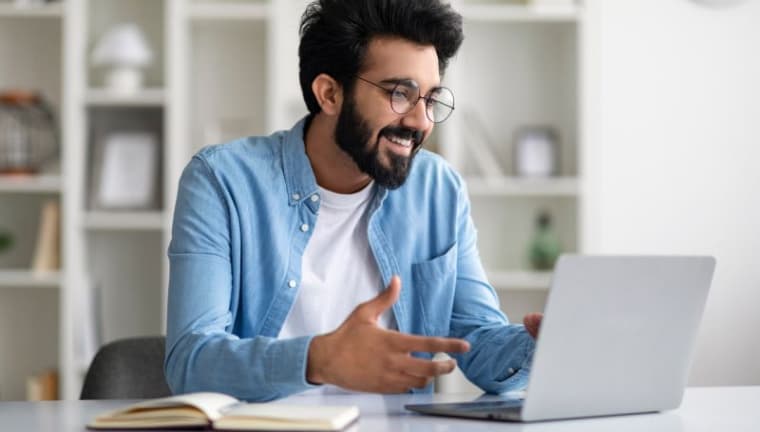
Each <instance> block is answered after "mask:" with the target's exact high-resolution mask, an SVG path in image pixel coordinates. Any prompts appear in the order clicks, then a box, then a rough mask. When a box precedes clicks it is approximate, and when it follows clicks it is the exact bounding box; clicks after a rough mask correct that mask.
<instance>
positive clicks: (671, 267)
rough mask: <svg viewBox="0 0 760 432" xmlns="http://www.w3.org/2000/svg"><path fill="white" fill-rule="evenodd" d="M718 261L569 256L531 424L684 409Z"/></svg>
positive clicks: (557, 284) (540, 359)
mask: <svg viewBox="0 0 760 432" xmlns="http://www.w3.org/2000/svg"><path fill="white" fill-rule="evenodd" d="M714 268H715V259H714V258H712V257H694V256H581V255H563V256H562V257H561V258H560V260H559V261H558V263H557V265H556V267H555V272H554V277H553V281H552V288H551V291H550V293H549V297H548V299H547V304H546V308H545V310H544V314H545V315H544V319H543V322H542V324H541V330H540V333H539V337H538V342H539V343H538V346H537V348H536V352H535V355H534V359H533V366H532V370H531V376H530V383H529V385H528V390H527V394H526V398H525V401H524V406H523V408H522V412H521V415H520V418H521V420H524V421H532V420H548V419H559V418H572V417H587V416H600V415H612V414H627V413H638V412H648V411H660V410H665V409H672V408H676V407H678V405H680V403H681V398H682V396H683V390H684V387H685V386H686V382H687V377H688V373H689V365H690V360H691V355H692V352H693V349H694V343H695V339H696V335H697V330H698V327H699V322H700V320H701V316H702V312H703V310H704V305H705V302H706V299H707V292H708V289H709V287H710V283H711V281H712V275H713V271H714Z"/></svg>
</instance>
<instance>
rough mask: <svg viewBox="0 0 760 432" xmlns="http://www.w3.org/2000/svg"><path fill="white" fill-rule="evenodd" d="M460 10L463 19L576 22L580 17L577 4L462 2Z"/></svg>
mask: <svg viewBox="0 0 760 432" xmlns="http://www.w3.org/2000/svg"><path fill="white" fill-rule="evenodd" d="M460 12H461V14H462V17H463V18H464V19H465V21H490V22H576V21H580V19H581V10H580V8H579V7H578V6H531V5H526V6H521V5H495V4H464V5H462V7H461V8H460Z"/></svg>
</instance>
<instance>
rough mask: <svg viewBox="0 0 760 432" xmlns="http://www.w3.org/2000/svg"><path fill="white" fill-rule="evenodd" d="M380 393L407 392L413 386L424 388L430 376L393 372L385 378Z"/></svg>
mask: <svg viewBox="0 0 760 432" xmlns="http://www.w3.org/2000/svg"><path fill="white" fill-rule="evenodd" d="M384 381H385V385H384V387H385V388H384V389H383V390H381V392H382V393H407V392H409V390H411V389H413V388H420V389H421V388H425V387H427V385H428V384H430V382H431V381H432V379H431V378H424V377H416V376H412V375H407V374H404V373H394V374H391V375H389V376H387V377H386V378H385V380H384Z"/></svg>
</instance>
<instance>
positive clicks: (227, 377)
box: [165, 0, 540, 400]
mask: <svg viewBox="0 0 760 432" xmlns="http://www.w3.org/2000/svg"><path fill="white" fill-rule="evenodd" d="M462 39H463V36H462V21H461V17H460V16H459V15H458V14H457V13H455V12H454V11H453V10H452V9H451V8H450V7H449V6H447V5H443V4H441V3H440V1H439V0H418V1H413V2H412V1H408V0H363V1H357V0H322V1H316V2H314V3H313V4H311V5H310V6H309V7H308V9H307V11H306V13H305V14H304V16H303V19H302V25H301V45H300V48H299V56H300V81H301V87H302V90H303V94H304V99H305V101H306V105H307V107H308V109H309V112H310V114H309V116H307V117H306V118H305V119H304V120H302V121H301V122H299V123H298V124H296V126H295V127H293V129H291V130H289V131H283V132H278V133H275V134H274V135H272V136H269V137H252V138H246V139H241V140H238V141H234V142H231V143H227V144H224V145H219V146H213V147H210V148H206V149H204V150H202V151H201V152H199V153H198V154H197V155H196V156H195V157H194V158H193V160H192V161H191V162H190V163H189V165H188V166H187V168H186V169H185V171H184V173H183V175H182V178H181V180H180V186H179V193H178V197H177V206H176V210H175V219H174V228H173V237H172V242H171V246H170V248H169V258H170V260H171V275H170V289H169V314H168V315H169V320H168V335H167V355H166V365H165V369H166V376H167V380H168V382H169V385H170V387H171V388H172V390H173V391H174V392H177V393H182V392H190V391H220V392H224V393H228V394H232V395H234V396H237V397H239V398H243V399H247V400H271V399H275V398H280V397H284V396H287V395H290V394H293V393H297V392H302V391H305V390H309V389H314V388H319V389H322V390H326V391H336V389H337V388H341V389H344V390H353V391H368V392H382V393H393V392H407V391H415V392H420V391H431V389H432V385H431V380H432V379H433V378H434V377H436V376H439V375H442V374H446V373H449V372H451V371H452V370H453V369H454V368H455V367H456V364H457V363H458V364H459V366H460V367H461V368H462V370H463V371H464V373H465V374H466V376H467V377H468V378H469V379H470V380H472V381H473V382H474V383H475V384H477V385H478V386H480V387H481V388H482V389H484V390H486V391H489V392H502V391H506V390H511V389H517V388H521V387H523V386H524V385H525V383H526V381H527V374H528V368H529V364H530V360H531V358H532V353H533V349H534V341H533V339H532V338H531V336H530V335H529V334H528V332H527V331H526V329H525V328H524V327H523V326H522V325H511V324H509V323H508V321H507V319H506V317H505V316H504V315H503V314H502V313H501V312H500V311H499V306H498V299H497V297H496V294H495V292H494V290H493V288H491V287H490V285H488V283H487V281H486V276H485V273H484V271H483V268H482V265H481V263H480V259H479V257H478V252H477V248H476V233H475V228H474V226H473V224H472V220H471V218H470V209H469V202H468V199H467V193H466V190H465V188H464V184H463V182H462V180H461V178H460V177H459V176H458V175H457V174H456V173H455V172H454V171H453V170H452V169H451V168H450V167H449V166H448V165H447V164H446V163H445V162H444V161H443V160H442V159H441V158H439V157H438V156H435V155H433V154H431V153H429V152H426V151H424V150H422V151H421V150H420V146H421V145H422V142H423V141H424V139H425V138H427V137H428V136H429V135H430V133H431V131H432V129H433V124H434V123H436V122H441V121H443V120H445V119H446V118H447V117H448V116H449V115H450V114H451V112H452V111H453V107H454V99H453V94H452V93H451V91H450V90H448V89H446V88H443V87H441V74H442V73H443V71H444V70H445V68H446V65H447V62H448V60H449V59H450V58H451V57H452V56H453V55H454V54H455V53H456V51H457V50H458V48H459V46H460V44H461V42H462ZM402 284H403V288H402ZM385 287H387V289H384V288H385ZM539 321H540V315H538V314H535V315H531V316H528V317H526V325H528V327H529V328H530V330H531V332H532V334H533V335H534V336H535V333H536V330H537V327H538V324H539ZM436 352H447V353H450V354H451V355H452V356H453V357H454V359H455V360H456V362H455V361H454V360H446V361H434V360H432V356H433V354H434V353H436Z"/></svg>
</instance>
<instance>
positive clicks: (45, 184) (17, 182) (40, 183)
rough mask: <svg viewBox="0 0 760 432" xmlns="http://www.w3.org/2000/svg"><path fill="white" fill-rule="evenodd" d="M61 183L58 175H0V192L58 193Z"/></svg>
mask: <svg viewBox="0 0 760 432" xmlns="http://www.w3.org/2000/svg"><path fill="white" fill-rule="evenodd" d="M61 184H62V179H61V176H59V175H52V174H43V175H32V176H9V175H5V176H3V175H0V192H4V193H43V194H45V193H60V192H61Z"/></svg>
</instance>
